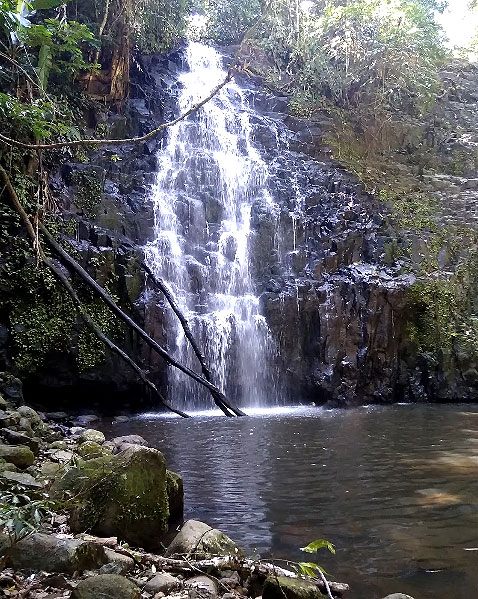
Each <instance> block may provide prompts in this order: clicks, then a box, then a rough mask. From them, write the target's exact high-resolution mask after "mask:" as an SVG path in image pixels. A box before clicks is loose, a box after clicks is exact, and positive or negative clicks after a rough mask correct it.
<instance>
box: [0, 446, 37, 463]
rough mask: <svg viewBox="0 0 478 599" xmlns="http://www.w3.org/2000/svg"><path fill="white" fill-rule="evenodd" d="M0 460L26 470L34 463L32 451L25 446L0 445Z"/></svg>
mask: <svg viewBox="0 0 478 599" xmlns="http://www.w3.org/2000/svg"><path fill="white" fill-rule="evenodd" d="M0 458H3V459H4V460H5V461H6V462H11V463H12V464H15V466H18V468H28V466H31V465H32V464H33V462H34V461H35V456H34V455H33V453H32V450H31V449H30V448H29V447H27V446H26V445H2V444H0Z"/></svg>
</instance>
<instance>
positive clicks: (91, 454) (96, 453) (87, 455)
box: [78, 441, 113, 460]
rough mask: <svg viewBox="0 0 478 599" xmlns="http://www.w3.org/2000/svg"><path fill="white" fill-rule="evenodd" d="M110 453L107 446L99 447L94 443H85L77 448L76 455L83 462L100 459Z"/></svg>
mask: <svg viewBox="0 0 478 599" xmlns="http://www.w3.org/2000/svg"><path fill="white" fill-rule="evenodd" d="M111 453H113V452H112V450H111V448H110V447H108V446H106V447H105V446H104V445H100V444H99V443H95V442H94V441H86V442H85V443H82V444H81V445H80V447H79V448H78V455H80V456H81V457H82V458H83V459H84V460H92V459H94V458H100V457H102V456H105V455H110V454H111Z"/></svg>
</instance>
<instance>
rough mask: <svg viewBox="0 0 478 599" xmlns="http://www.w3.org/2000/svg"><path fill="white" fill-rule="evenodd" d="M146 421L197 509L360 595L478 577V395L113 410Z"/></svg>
mask: <svg viewBox="0 0 478 599" xmlns="http://www.w3.org/2000/svg"><path fill="white" fill-rule="evenodd" d="M103 429H104V430H106V432H107V434H109V435H114V436H118V435H126V434H140V435H142V436H143V437H145V439H147V440H148V441H149V442H150V443H151V445H152V446H154V447H157V448H158V449H160V450H161V451H163V452H164V454H165V456H166V460H167V463H168V467H169V468H170V469H172V470H175V471H176V472H179V473H180V474H181V475H182V476H183V477H184V486H185V502H186V504H185V510H186V517H187V518H195V519H199V520H203V521H205V522H207V523H208V524H210V525H212V526H215V527H218V528H220V529H221V530H223V531H224V532H226V533H227V534H229V535H230V536H231V537H232V538H233V539H234V540H235V541H237V542H238V544H239V545H240V546H242V547H243V548H244V549H245V550H246V551H247V552H249V553H251V554H252V553H255V554H259V555H261V556H264V557H271V556H272V557H275V558H281V559H292V560H297V561H300V560H302V561H310V559H311V558H313V557H314V556H311V555H308V554H305V553H302V552H301V551H300V547H302V546H304V545H306V544H307V543H309V542H310V541H314V540H316V539H318V538H326V539H328V540H329V541H331V542H332V543H333V544H334V545H335V546H336V550H337V551H336V554H335V555H331V554H329V553H327V552H326V550H321V552H320V553H319V554H318V555H317V562H318V563H320V564H321V565H322V566H324V567H325V569H326V571H327V572H328V573H329V575H331V576H333V577H334V578H335V579H337V580H339V581H342V582H347V583H349V584H350V586H351V589H352V591H351V593H350V597H351V599H379V598H381V597H383V596H385V595H386V594H387V593H393V592H398V591H401V592H403V593H408V594H410V595H412V596H413V597H414V598H415V599H449V597H453V598H454V599H465V598H466V599H470V597H475V596H476V592H477V589H478V568H477V561H478V406H471V405H458V406H457V405H455V406H433V405H396V406H392V407H377V406H371V407H362V408H357V409H353V410H323V409H320V408H282V409H275V410H252V411H251V416H250V417H247V418H234V419H226V418H225V417H223V416H221V415H219V413H217V414H214V413H202V414H201V413H199V414H196V415H195V417H194V418H191V419H188V420H183V419H181V418H176V417H165V416H161V415H159V414H143V415H140V416H138V417H136V418H134V419H132V420H129V421H128V422H124V423H120V424H109V423H103Z"/></svg>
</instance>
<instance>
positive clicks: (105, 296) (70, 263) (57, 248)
mask: <svg viewBox="0 0 478 599" xmlns="http://www.w3.org/2000/svg"><path fill="white" fill-rule="evenodd" d="M38 226H39V229H40V231H41V233H42V234H43V236H44V238H45V240H46V242H47V243H48V245H49V246H50V247H51V249H52V250H53V251H54V252H55V253H56V254H57V255H58V257H59V258H60V260H61V261H62V262H63V264H65V266H67V267H68V268H71V270H72V271H73V272H75V274H77V275H78V276H79V277H80V278H81V279H82V280H83V281H84V282H85V283H86V284H87V285H88V286H89V287H91V288H92V289H93V291H94V292H95V293H96V295H98V296H99V297H100V298H101V299H102V300H103V302H104V303H105V304H106V305H107V306H108V308H109V309H110V310H111V311H112V312H113V313H114V314H115V315H116V316H118V317H119V318H120V320H122V321H123V322H124V323H125V324H126V325H127V326H128V327H130V328H131V329H133V330H134V331H135V332H136V333H137V334H138V335H139V336H140V338H141V339H143V341H145V342H146V344H147V345H148V346H149V347H150V348H151V349H152V350H154V351H155V352H156V353H157V354H158V355H160V356H161V357H162V358H163V359H164V360H165V361H166V362H167V363H168V364H170V365H171V366H173V367H174V368H177V369H178V370H180V371H181V372H184V374H186V375H187V376H189V377H191V378H192V379H193V380H195V381H197V382H198V383H200V384H201V385H203V386H204V387H206V388H207V389H209V390H210V391H213V392H214V394H215V396H216V397H217V399H218V401H219V404H218V405H219V407H220V408H221V409H222V411H223V412H224V414H226V416H233V414H231V412H229V411H228V409H227V405H226V404H227V403H228V402H227V400H226V398H225V396H224V394H223V393H221V391H220V390H219V389H218V388H217V387H216V386H215V385H213V384H212V383H210V382H209V381H207V380H206V379H205V378H203V377H201V376H200V375H199V374H197V373H196V372H194V371H193V370H191V369H190V368H188V367H187V366H183V365H182V364H180V363H179V362H178V361H177V360H176V359H175V358H173V357H172V356H171V355H170V354H169V353H168V352H167V351H166V350H165V349H164V348H163V347H161V346H160V345H159V343H157V342H156V341H155V340H154V339H152V338H151V337H150V336H149V335H148V333H146V331H145V330H144V329H142V328H141V327H140V326H139V325H138V324H136V322H134V320H133V319H132V318H130V317H129V316H128V315H127V314H126V313H125V312H123V310H122V309H121V308H120V307H119V306H118V304H117V303H116V302H115V301H114V300H113V298H112V297H111V296H110V295H109V293H108V292H107V291H106V290H105V289H104V288H103V287H101V285H99V284H98V283H97V282H96V281H95V280H94V279H93V278H92V277H91V276H90V275H89V274H88V273H87V272H86V270H85V269H84V268H83V267H82V266H81V265H80V264H79V263H78V262H77V261H76V260H75V259H74V258H72V257H71V256H70V254H69V253H68V252H67V251H65V250H64V249H63V248H62V246H61V245H60V244H59V243H58V242H57V241H56V240H55V239H54V238H53V236H52V235H51V233H50V232H49V231H48V229H47V228H46V227H45V225H44V224H43V223H39V225H38Z"/></svg>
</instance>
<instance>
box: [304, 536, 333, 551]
mask: <svg viewBox="0 0 478 599" xmlns="http://www.w3.org/2000/svg"><path fill="white" fill-rule="evenodd" d="M323 547H325V548H326V549H328V550H329V551H330V553H335V547H334V546H333V545H332V543H331V542H330V541H327V540H326V539H318V540H317V541H312V543H309V544H308V545H306V546H305V547H301V548H300V550H301V551H305V553H317V551H318V550H319V549H322V548H323Z"/></svg>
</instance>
